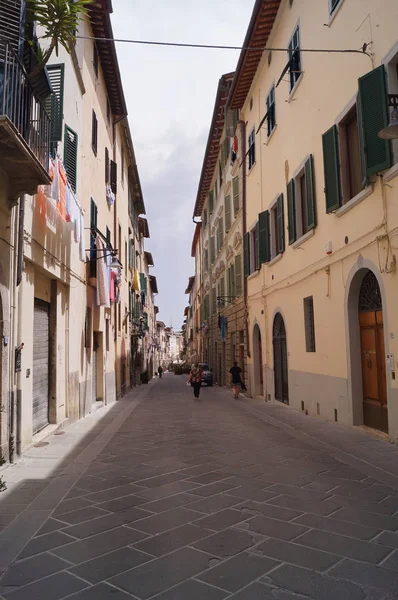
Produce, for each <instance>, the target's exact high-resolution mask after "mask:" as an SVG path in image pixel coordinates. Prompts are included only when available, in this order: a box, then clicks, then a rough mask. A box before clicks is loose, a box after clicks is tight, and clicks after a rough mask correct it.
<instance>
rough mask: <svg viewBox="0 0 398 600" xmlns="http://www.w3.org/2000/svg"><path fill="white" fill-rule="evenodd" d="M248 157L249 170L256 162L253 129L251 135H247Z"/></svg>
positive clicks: (254, 133)
mask: <svg viewBox="0 0 398 600" xmlns="http://www.w3.org/2000/svg"><path fill="white" fill-rule="evenodd" d="M247 154H248V156H249V170H250V169H251V168H252V167H253V165H254V163H255V162H256V131H255V129H254V127H253V130H252V132H251V134H250V135H249V149H248V151H247Z"/></svg>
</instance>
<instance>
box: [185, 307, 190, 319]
mask: <svg viewBox="0 0 398 600" xmlns="http://www.w3.org/2000/svg"><path fill="white" fill-rule="evenodd" d="M188 313H189V306H186V307H185V310H184V317H187V316H188Z"/></svg>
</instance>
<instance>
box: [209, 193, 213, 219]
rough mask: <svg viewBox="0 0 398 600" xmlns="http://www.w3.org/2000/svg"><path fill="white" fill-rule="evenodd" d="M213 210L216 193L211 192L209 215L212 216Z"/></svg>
mask: <svg viewBox="0 0 398 600" xmlns="http://www.w3.org/2000/svg"><path fill="white" fill-rule="evenodd" d="M213 208H214V191H213V190H210V192H209V214H210V215H211V213H212V212H213Z"/></svg>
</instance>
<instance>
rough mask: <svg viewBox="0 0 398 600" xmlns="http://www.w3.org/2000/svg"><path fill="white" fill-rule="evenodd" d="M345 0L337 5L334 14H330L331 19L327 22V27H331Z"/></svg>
mask: <svg viewBox="0 0 398 600" xmlns="http://www.w3.org/2000/svg"><path fill="white" fill-rule="evenodd" d="M343 2H344V0H340V2H339V4H338V6H336V8H335V9H334V11H333V12H332V14H331V15H329V21H328V22H327V23H326V25H327V27H330V26H331V24H332V23H333V21H334V20H335V18H336V15H337V13H339V12H340V8H341V7H342V6H343Z"/></svg>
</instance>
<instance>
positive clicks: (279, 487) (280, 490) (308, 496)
mask: <svg viewBox="0 0 398 600" xmlns="http://www.w3.org/2000/svg"><path fill="white" fill-rule="evenodd" d="M266 490H267V492H269V493H272V494H274V496H277V495H286V496H294V497H295V498H296V497H297V498H302V499H303V500H309V501H310V502H312V501H313V500H320V501H322V500H325V499H326V498H327V494H325V493H323V492H317V491H316V490H313V489H312V490H308V489H307V488H305V487H298V486H296V485H286V484H283V483H274V484H273V485H271V486H270V487H267V488H266Z"/></svg>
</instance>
